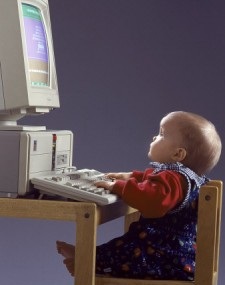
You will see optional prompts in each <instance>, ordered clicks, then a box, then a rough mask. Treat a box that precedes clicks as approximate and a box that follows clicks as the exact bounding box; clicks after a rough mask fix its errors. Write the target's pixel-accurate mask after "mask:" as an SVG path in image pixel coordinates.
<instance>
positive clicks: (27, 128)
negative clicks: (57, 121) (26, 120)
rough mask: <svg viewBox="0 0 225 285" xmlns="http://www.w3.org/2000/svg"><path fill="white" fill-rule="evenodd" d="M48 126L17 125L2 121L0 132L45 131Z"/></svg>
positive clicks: (0, 122)
mask: <svg viewBox="0 0 225 285" xmlns="http://www.w3.org/2000/svg"><path fill="white" fill-rule="evenodd" d="M45 130H46V126H29V125H17V124H11V122H10V123H8V122H6V121H4V122H2V121H0V131H45Z"/></svg>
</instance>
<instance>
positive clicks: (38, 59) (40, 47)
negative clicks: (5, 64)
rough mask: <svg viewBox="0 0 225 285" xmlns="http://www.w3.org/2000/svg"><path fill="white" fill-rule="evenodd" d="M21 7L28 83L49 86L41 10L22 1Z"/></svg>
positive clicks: (47, 57)
mask: <svg viewBox="0 0 225 285" xmlns="http://www.w3.org/2000/svg"><path fill="white" fill-rule="evenodd" d="M22 8H23V21H24V28H25V38H26V50H27V57H28V68H29V80H30V84H31V85H32V86H49V51H48V41H47V35H46V31H45V26H44V22H43V18H42V15H41V11H40V9H38V8H37V7H35V6H33V5H29V4H24V3H23V4H22Z"/></svg>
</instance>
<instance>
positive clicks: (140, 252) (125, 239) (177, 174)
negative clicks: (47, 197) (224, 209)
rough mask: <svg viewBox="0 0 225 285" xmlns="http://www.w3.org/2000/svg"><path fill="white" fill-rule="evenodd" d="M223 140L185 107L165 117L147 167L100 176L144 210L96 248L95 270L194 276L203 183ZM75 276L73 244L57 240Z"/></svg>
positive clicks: (124, 275)
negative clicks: (137, 218)
mask: <svg viewBox="0 0 225 285" xmlns="http://www.w3.org/2000/svg"><path fill="white" fill-rule="evenodd" d="M221 148H222V144H221V140H220V137H219V135H218V133H217V131H216V129H215V127H214V125H213V124H212V123H211V122H209V121H208V120H206V119H205V118H203V117H201V116H199V115H197V114H193V113H189V112H183V111H177V112H171V113H169V114H168V115H166V116H165V117H164V118H162V120H161V122H160V128H159V133H158V135H157V136H154V137H153V141H152V142H151V144H150V148H149V152H148V157H149V159H150V160H151V161H152V162H150V165H149V167H148V168H147V169H146V170H145V171H132V172H120V173H108V174H106V177H108V178H113V180H112V181H109V180H106V181H98V182H96V185H97V186H98V187H104V188H105V189H108V190H109V191H111V192H112V193H115V194H117V195H118V196H119V197H121V199H123V200H124V201H125V202H126V203H127V204H128V205H129V206H131V207H133V208H136V209H138V210H139V211H140V213H141V217H140V219H139V221H137V222H134V223H132V224H131V225H130V228H129V230H128V232H127V233H125V234H124V235H122V236H121V237H118V238H115V239H113V240H111V241H109V242H107V243H106V244H103V245H100V246H97V248H96V273H97V274H107V275H111V276H114V277H122V278H142V279H164V280H169V279H171V280H172V279H178V280H193V279H194V272H195V253H196V224H197V202H198V194H199V188H200V187H201V185H203V184H205V183H206V182H207V181H208V179H207V178H206V176H205V174H207V173H208V172H209V171H210V170H211V169H212V168H213V167H214V166H215V165H216V164H217V162H218V160H219V158H220V154H221ZM57 250H58V252H59V253H60V254H61V255H63V257H64V258H65V259H64V264H65V265H66V267H67V269H68V271H69V272H70V273H71V275H72V276H74V266H75V265H74V255H75V247H74V246H73V245H70V244H67V243H65V242H62V241H57Z"/></svg>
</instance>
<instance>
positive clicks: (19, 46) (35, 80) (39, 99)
mask: <svg viewBox="0 0 225 285" xmlns="http://www.w3.org/2000/svg"><path fill="white" fill-rule="evenodd" d="M57 107H59V95H58V86H57V76H56V67H55V58H54V49H53V42H52V32H51V20H50V14H49V4H48V0H0V129H21V128H22V129H24V126H19V125H18V124H17V121H18V120H19V119H20V118H22V117H23V116H26V115H32V114H40V113H41V114H42V113H47V112H49V111H50V110H52V109H54V108H57Z"/></svg>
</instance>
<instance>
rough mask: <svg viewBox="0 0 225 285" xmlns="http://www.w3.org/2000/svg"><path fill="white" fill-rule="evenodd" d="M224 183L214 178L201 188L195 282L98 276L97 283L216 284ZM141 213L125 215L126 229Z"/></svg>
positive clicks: (125, 284) (109, 284)
mask: <svg viewBox="0 0 225 285" xmlns="http://www.w3.org/2000/svg"><path fill="white" fill-rule="evenodd" d="M222 186H223V185H222V182H221V181H210V182H209V183H208V184H207V185H204V186H202V187H201V189H200V194H199V209H198V226H197V227H198V231H197V254H196V272H195V280H194V281H177V280H176V281H173V280H161V281H160V280H136V279H122V278H110V277H99V276H98V277H96V280H95V284H96V285H128V284H129V285H191V284H192V285H216V284H217V279H218V261H219V245H220V225H221V208H222ZM136 219H137V212H136V213H132V214H129V215H127V216H126V217H125V229H127V228H128V226H129V224H130V223H131V222H132V221H134V220H136Z"/></svg>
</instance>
